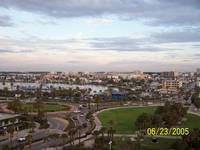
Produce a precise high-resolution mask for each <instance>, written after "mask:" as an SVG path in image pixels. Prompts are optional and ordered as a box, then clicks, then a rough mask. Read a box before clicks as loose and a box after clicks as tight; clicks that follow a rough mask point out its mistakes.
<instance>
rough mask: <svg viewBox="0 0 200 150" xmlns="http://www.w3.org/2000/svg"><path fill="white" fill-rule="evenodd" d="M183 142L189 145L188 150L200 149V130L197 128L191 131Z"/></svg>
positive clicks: (184, 137)
mask: <svg viewBox="0 0 200 150" xmlns="http://www.w3.org/2000/svg"><path fill="white" fill-rule="evenodd" d="M183 141H184V142H185V143H186V144H187V149H199V147H200V129H199V128H196V129H193V130H192V131H190V134H189V135H187V136H186V135H185V136H183Z"/></svg>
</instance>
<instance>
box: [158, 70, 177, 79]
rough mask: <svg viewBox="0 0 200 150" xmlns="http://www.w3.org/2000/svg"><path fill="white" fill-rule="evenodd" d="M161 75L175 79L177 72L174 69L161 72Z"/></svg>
mask: <svg viewBox="0 0 200 150" xmlns="http://www.w3.org/2000/svg"><path fill="white" fill-rule="evenodd" d="M160 76H161V78H165V79H175V72H174V71H169V72H161V74H160Z"/></svg>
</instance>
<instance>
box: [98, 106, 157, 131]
mask: <svg viewBox="0 0 200 150" xmlns="http://www.w3.org/2000/svg"><path fill="white" fill-rule="evenodd" d="M155 109H156V108H155V107H144V108H120V109H113V110H106V111H103V112H102V113H100V114H99V115H98V117H99V119H100V120H101V122H102V125H103V126H106V127H108V126H109V121H110V120H113V121H114V128H115V130H116V132H117V133H123V134H132V133H134V132H135V131H136V127H135V124H134V122H135V120H136V119H137V117H138V116H139V115H140V114H142V113H144V112H145V113H154V111H155Z"/></svg>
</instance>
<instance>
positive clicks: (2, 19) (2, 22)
mask: <svg viewBox="0 0 200 150" xmlns="http://www.w3.org/2000/svg"><path fill="white" fill-rule="evenodd" d="M12 25H13V23H12V21H11V18H10V17H9V16H7V15H0V27H9V26H12Z"/></svg>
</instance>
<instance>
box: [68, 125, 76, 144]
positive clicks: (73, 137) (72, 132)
mask: <svg viewBox="0 0 200 150" xmlns="http://www.w3.org/2000/svg"><path fill="white" fill-rule="evenodd" d="M75 133H76V130H75V128H71V129H70V131H69V138H70V140H69V142H70V146H74V139H75Z"/></svg>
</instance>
